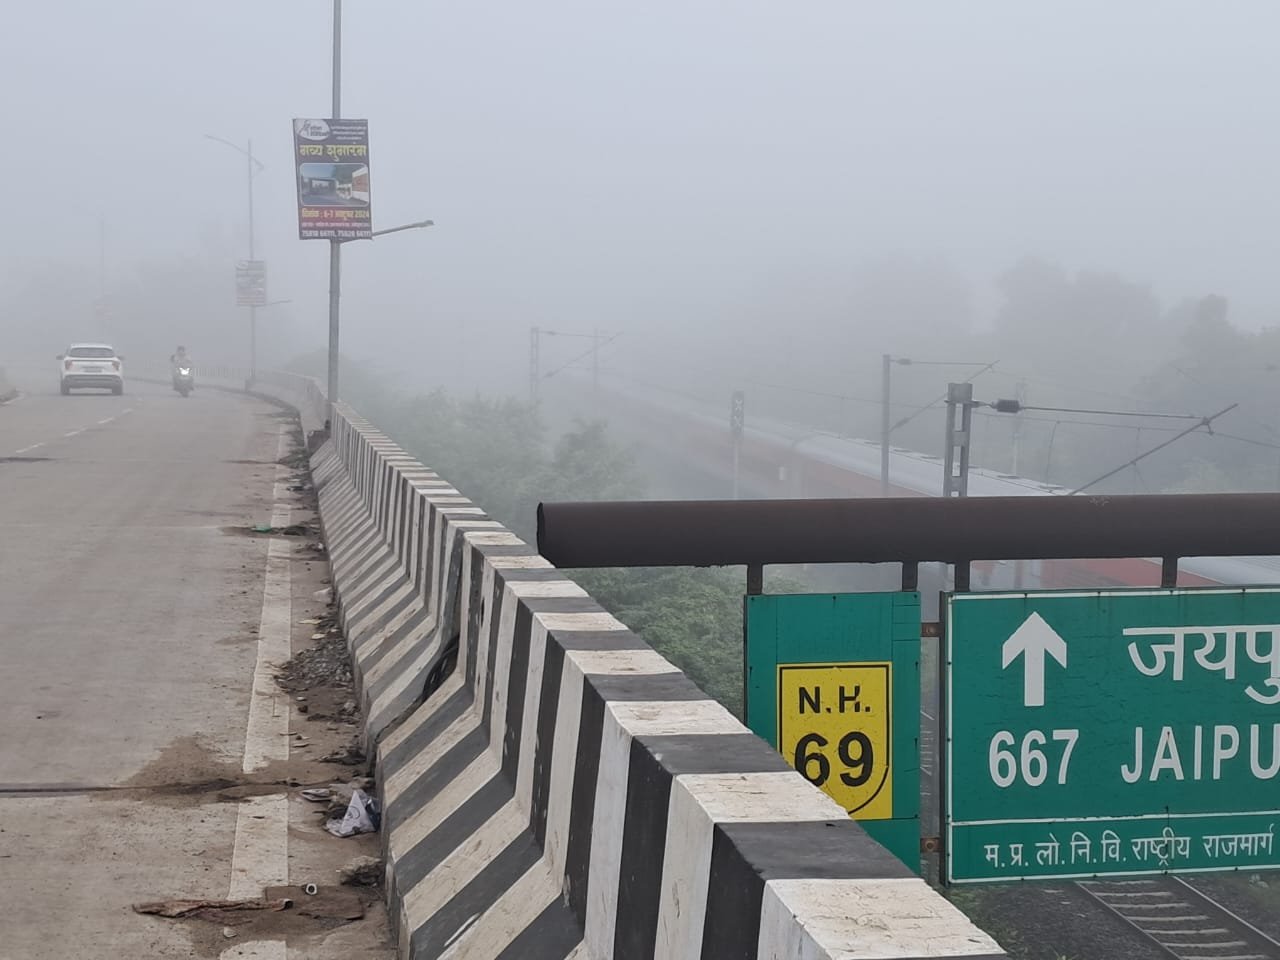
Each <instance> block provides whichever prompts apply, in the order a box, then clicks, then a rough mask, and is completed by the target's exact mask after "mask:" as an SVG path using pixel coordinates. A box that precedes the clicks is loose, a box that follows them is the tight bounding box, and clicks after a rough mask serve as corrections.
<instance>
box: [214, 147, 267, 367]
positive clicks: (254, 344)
mask: <svg viewBox="0 0 1280 960" xmlns="http://www.w3.org/2000/svg"><path fill="white" fill-rule="evenodd" d="M204 138H205V139H206V140H213V141H214V142H215V143H221V144H223V145H224V146H228V147H230V148H231V149H232V150H238V151H239V152H240V153H243V154H244V156H245V180H246V183H247V186H248V194H249V260H250V261H254V260H256V259H257V252H256V242H255V240H256V238H255V236H254V233H255V231H254V223H253V214H254V210H253V206H254V205H253V178H254V175H255V174H256V173H257V172H258V171H259V170H265V169H266V167H265V166H264V165H263V163H262V161H260V160H259V159H258V158H257V157H255V156H254V155H253V141H252V140H248V141H246V143H245V146H243V147H242V146H240V145H239V144H237V143H232V142H231V141H230V140H224V139H222V137H215V136H213V135H212V134H208V133H206V134H205V135H204ZM257 378H258V308H257V307H256V306H255V305H254V304H249V385H250V386H252V385H253V382H254V381H255V380H256V379H257Z"/></svg>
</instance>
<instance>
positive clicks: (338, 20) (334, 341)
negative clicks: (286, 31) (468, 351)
mask: <svg viewBox="0 0 1280 960" xmlns="http://www.w3.org/2000/svg"><path fill="white" fill-rule="evenodd" d="M330 116H331V117H332V118H333V119H334V120H339V119H341V118H342V0H333V110H332V112H331V113H330ZM341 290H342V241H341V240H330V241H329V388H328V395H329V412H330V418H332V415H333V406H334V404H336V403H337V402H338V318H339V312H338V299H339V296H340V294H341Z"/></svg>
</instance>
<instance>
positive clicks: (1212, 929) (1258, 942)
mask: <svg viewBox="0 0 1280 960" xmlns="http://www.w3.org/2000/svg"><path fill="white" fill-rule="evenodd" d="M1078 886H1079V887H1080V888H1081V889H1082V890H1084V891H1085V892H1086V893H1087V894H1088V895H1089V896H1090V897H1092V898H1093V899H1094V900H1095V901H1097V902H1098V903H1100V904H1101V905H1102V906H1104V907H1106V908H1107V909H1108V910H1109V911H1111V912H1112V913H1114V914H1115V915H1116V916H1118V917H1120V918H1121V919H1122V920H1124V921H1125V922H1126V923H1128V924H1129V925H1130V926H1131V927H1133V928H1134V929H1135V930H1138V931H1139V932H1141V933H1142V934H1143V935H1144V936H1146V937H1147V938H1148V939H1149V940H1151V941H1152V942H1153V943H1155V944H1157V945H1158V946H1159V947H1160V949H1161V950H1163V951H1164V953H1165V954H1167V955H1168V956H1170V957H1174V958H1176V960H1280V942H1277V941H1276V940H1273V939H1272V938H1271V937H1269V936H1267V935H1266V934H1265V933H1263V932H1262V931H1261V930H1259V929H1257V928H1256V927H1254V926H1253V925H1252V924H1250V923H1249V922H1248V921H1246V920H1243V919H1242V918H1240V917H1238V916H1236V914H1234V913H1232V912H1231V911H1230V910H1228V909H1227V908H1226V907H1224V906H1223V905H1222V904H1220V903H1218V902H1217V901H1216V900H1214V899H1212V898H1211V897H1209V896H1207V895H1206V894H1204V893H1201V892H1200V891H1199V890H1197V889H1196V888H1195V887H1192V886H1191V885H1190V884H1188V883H1186V882H1185V881H1183V880H1180V879H1178V878H1177V877H1151V878H1143V879H1134V880H1082V881H1080V882H1079V883H1078Z"/></svg>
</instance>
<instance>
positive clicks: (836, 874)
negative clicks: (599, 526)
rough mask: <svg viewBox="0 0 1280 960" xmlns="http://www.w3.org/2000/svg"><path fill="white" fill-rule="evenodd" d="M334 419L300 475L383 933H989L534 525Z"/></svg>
mask: <svg viewBox="0 0 1280 960" xmlns="http://www.w3.org/2000/svg"><path fill="white" fill-rule="evenodd" d="M332 426H333V429H332V430H331V432H330V436H329V439H328V441H327V442H326V443H325V444H324V446H323V447H321V448H320V450H319V451H317V453H316V454H315V456H314V457H313V474H314V476H315V480H316V486H317V491H318V494H319V497H320V507H321V517H322V522H323V523H324V525H325V532H326V536H327V538H328V544H329V553H330V558H331V563H332V569H333V582H334V590H335V595H336V596H337V598H338V602H339V605H340V608H341V610H342V616H343V622H344V624H345V625H346V628H347V636H348V641H349V644H350V647H351V652H352V657H353V663H354V664H355V674H356V677H357V682H358V684H359V687H360V697H361V702H362V704H363V705H364V707H365V711H366V717H367V721H368V726H367V729H366V734H365V735H366V742H367V744H368V746H369V749H370V750H371V752H372V755H374V756H376V761H377V771H378V780H379V789H380V792H381V798H382V802H383V805H384V820H383V823H384V832H383V843H384V849H385V852H386V860H387V881H388V883H387V889H388V899H389V906H390V909H391V914H392V917H393V920H394V922H395V923H396V925H397V930H398V936H399V939H400V943H401V950H402V955H403V956H406V957H413V958H420V957H421V958H425V957H438V956H466V957H478V958H484V957H493V958H497V957H503V958H514V957H517V956H540V957H593V958H594V957H598V958H605V957H619V958H622V957H661V958H667V957H672V958H674V957H713V958H730V957H732V958H739V957H741V958H753V960H754V958H764V957H767V958H771V960H772V958H778V960H781V958H784V957H787V958H790V957H795V958H805V960H821V958H827V957H831V958H834V957H849V956H864V957H879V958H886V960H888V958H915V957H924V956H930V957H999V956H1003V954H1002V953H1001V951H1000V949H999V947H998V946H997V945H996V944H995V943H994V941H992V940H991V939H990V938H989V937H987V936H986V935H985V934H983V933H982V932H981V931H979V930H978V929H977V928H976V927H974V926H973V925H972V924H971V923H970V922H969V921H968V920H967V919H966V918H964V917H963V915H961V914H960V913H959V912H958V911H957V910H955V908H953V907H952V906H951V905H950V904H949V903H948V902H947V901H946V900H944V899H943V898H941V897H940V896H938V895H937V894H936V893H934V892H933V891H932V890H930V889H929V888H928V887H927V885H926V884H925V883H924V882H923V881H922V880H920V879H918V878H916V877H914V876H912V875H911V874H910V873H909V872H908V871H907V870H906V869H905V868H904V867H903V866H902V865H901V864H899V863H898V862H897V861H896V860H895V859H894V858H892V857H891V856H890V855H889V854H887V853H886V852H885V851H884V850H882V849H881V848H880V847H879V846H878V845H876V844H875V843H874V842H873V841H871V840H870V838H868V837H867V836H866V834H865V833H864V832H863V831H862V829H861V828H860V827H858V826H857V824H855V823H853V822H852V821H850V820H849V819H848V818H847V817H846V816H845V814H844V811H843V810H841V809H840V808H839V807H838V806H836V805H835V804H834V803H833V802H831V801H830V800H829V799H828V798H827V797H826V796H825V794H823V793H821V791H819V790H817V789H816V788H815V787H813V786H811V785H810V784H809V783H808V782H807V781H805V780H804V779H803V778H802V777H800V776H799V775H798V774H796V773H794V772H793V771H791V770H790V769H789V768H788V767H787V766H786V764H785V763H784V762H783V761H782V759H781V758H780V757H779V756H778V755H777V753H776V752H775V751H773V750H772V749H770V748H769V747H768V746H767V745H766V744H765V743H764V742H763V741H761V740H759V739H758V738H756V737H754V736H753V735H752V734H750V733H749V732H748V731H747V730H746V729H745V728H744V727H742V725H741V724H740V723H739V722H738V721H737V720H736V719H735V718H734V717H732V716H731V715H730V714H729V713H728V712H727V711H725V710H724V709H723V708H722V707H721V706H720V705H719V704H718V703H716V702H715V701H713V700H711V699H709V698H708V697H706V695H705V694H703V693H702V692H701V691H700V690H698V688H697V687H696V686H695V685H694V684H693V683H692V682H691V681H689V680H688V679H687V678H686V677H685V676H684V675H683V674H681V673H680V672H679V671H678V670H676V668H675V667H674V666H672V665H671V664H670V663H668V662H667V661H666V660H664V659H663V658H662V657H661V656H659V655H658V654H657V653H656V652H655V651H653V650H652V649H651V648H649V647H647V646H646V645H644V644H643V643H641V642H640V641H639V640H638V638H636V637H635V636H634V635H633V634H631V633H630V631H628V630H627V629H626V628H625V627H624V626H623V625H622V624H620V623H618V621H616V620H615V619H614V618H612V617H611V616H610V615H609V614H608V613H606V612H605V611H604V610H602V609H601V608H600V607H599V606H598V605H596V604H595V603H594V602H593V601H592V600H591V599H590V598H589V597H586V596H585V595H584V594H583V592H582V591H581V590H580V589H579V588H578V587H577V586H576V585H575V584H573V583H572V582H571V581H569V580H567V579H566V578H565V577H564V576H563V575H562V574H561V573H560V572H559V571H557V570H555V569H554V568H552V567H551V566H550V565H549V564H547V563H546V561H545V560H543V559H542V558H541V557H538V556H537V554H536V552H535V551H534V550H533V549H532V548H531V547H529V546H528V545H526V544H524V543H523V542H522V541H520V540H519V539H518V538H517V537H515V536H514V535H512V534H511V533H509V532H508V531H506V530H504V529H503V528H501V526H500V525H498V524H496V523H495V522H494V521H492V520H490V519H488V518H486V517H484V516H483V514H482V513H480V512H479V511H478V508H476V507H475V506H473V505H471V504H470V503H469V501H466V499H465V498H464V497H460V496H459V495H458V494H457V492H456V491H455V490H453V489H452V488H450V487H447V486H446V485H444V484H443V481H440V480H439V478H438V477H436V475H435V474H434V473H432V472H431V471H429V470H428V469H427V468H425V467H423V466H422V465H421V464H420V463H418V462H417V461H415V460H413V459H412V458H411V457H409V456H408V455H407V454H405V453H404V452H403V451H402V450H400V449H399V448H398V447H396V446H395V445H394V443H392V442H391V441H390V440H388V439H387V438H386V436H385V435H384V434H382V433H381V432H380V431H377V430H376V428H374V427H373V426H372V425H371V424H368V422H367V421H364V420H362V419H360V418H359V417H357V416H356V415H355V414H354V412H353V411H351V410H350V409H349V408H347V407H345V406H343V405H339V407H338V409H337V412H336V414H335V422H334V424H333V425H332ZM453 657H456V666H453V668H452V671H451V672H450V671H449V669H448V668H449V665H450V662H451V658H453Z"/></svg>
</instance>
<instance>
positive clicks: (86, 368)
mask: <svg viewBox="0 0 1280 960" xmlns="http://www.w3.org/2000/svg"><path fill="white" fill-rule="evenodd" d="M123 359H124V358H123V357H119V356H116V351H115V348H114V347H111V346H108V345H107V344H105V343H73V344H72V345H71V346H69V347H67V352H66V353H64V354H61V355H59V357H58V362H59V363H60V364H61V367H60V369H59V370H58V381H59V384H60V385H61V387H62V395H63V396H64V397H65V396H66V395H67V394H69V393H70V392H71V391H72V390H78V389H80V388H81V387H97V388H98V389H100V390H110V391H111V392H112V393H114V394H115V395H116V396H119V395H120V394H122V393H124V370H123V367H122V363H121V361H122V360H123Z"/></svg>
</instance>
